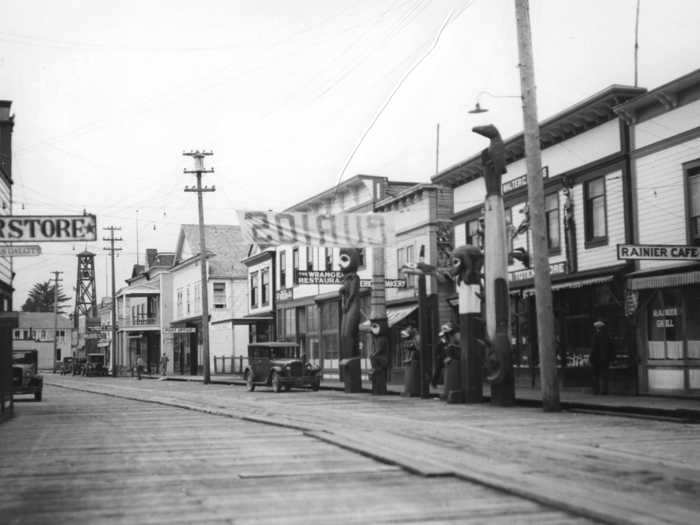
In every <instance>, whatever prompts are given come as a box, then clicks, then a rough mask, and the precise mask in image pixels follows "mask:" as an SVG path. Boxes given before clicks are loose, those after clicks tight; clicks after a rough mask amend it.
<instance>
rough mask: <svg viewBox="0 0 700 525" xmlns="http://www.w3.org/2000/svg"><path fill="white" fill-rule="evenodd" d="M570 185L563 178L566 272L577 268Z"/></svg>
mask: <svg viewBox="0 0 700 525" xmlns="http://www.w3.org/2000/svg"><path fill="white" fill-rule="evenodd" d="M571 191H572V189H571V185H570V183H569V181H568V180H566V179H565V180H564V190H563V193H564V239H565V240H564V242H566V266H567V272H569V273H573V272H575V271H576V270H577V266H578V264H577V261H576V258H577V257H576V222H575V220H574V200H573V198H572V195H571Z"/></svg>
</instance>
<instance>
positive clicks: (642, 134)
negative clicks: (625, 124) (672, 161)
mask: <svg viewBox="0 0 700 525" xmlns="http://www.w3.org/2000/svg"><path fill="white" fill-rule="evenodd" d="M698 114H700V100H696V101H695V102H691V103H690V104H687V105H685V106H681V107H678V108H675V109H673V110H671V111H668V112H666V113H663V114H662V115H658V116H657V117H654V118H652V119H650V120H646V121H644V122H640V123H639V124H636V125H635V131H634V141H635V142H634V146H635V148H643V147H644V146H648V145H649V144H653V143H654V142H658V141H660V140H663V139H666V138H669V137H672V136H674V135H677V134H679V133H682V132H684V131H687V130H689V129H692V128H694V127H696V126H697V125H698Z"/></svg>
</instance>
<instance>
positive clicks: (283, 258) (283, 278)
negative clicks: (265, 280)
mask: <svg viewBox="0 0 700 525" xmlns="http://www.w3.org/2000/svg"><path fill="white" fill-rule="evenodd" d="M286 287H287V252H286V251H284V250H282V251H281V252H280V289H282V288H286Z"/></svg>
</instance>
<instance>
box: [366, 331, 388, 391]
mask: <svg viewBox="0 0 700 525" xmlns="http://www.w3.org/2000/svg"><path fill="white" fill-rule="evenodd" d="M370 331H371V332H372V340H373V341H372V342H373V348H372V353H371V354H370V356H369V362H370V364H371V365H372V371H371V372H370V373H369V378H370V381H372V393H373V394H375V395H384V394H386V393H387V390H386V382H387V372H388V369H389V324H388V322H387V319H386V317H382V318H380V319H372V320H371V321H370Z"/></svg>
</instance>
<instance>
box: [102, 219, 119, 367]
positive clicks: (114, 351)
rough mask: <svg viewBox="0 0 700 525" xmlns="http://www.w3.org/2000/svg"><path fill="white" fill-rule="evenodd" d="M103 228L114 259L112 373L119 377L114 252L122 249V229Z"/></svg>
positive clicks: (115, 227) (109, 250)
mask: <svg viewBox="0 0 700 525" xmlns="http://www.w3.org/2000/svg"><path fill="white" fill-rule="evenodd" d="M102 229H103V230H107V231H109V237H102V240H103V241H109V247H108V248H104V249H105V250H107V251H108V252H109V254H110V258H111V259H112V375H113V376H114V377H117V375H118V374H119V369H118V368H117V298H116V297H115V295H116V290H115V284H114V253H115V252H118V251H120V250H121V248H115V247H114V243H115V242H117V241H121V240H122V238H121V237H118V238H117V237H115V236H114V232H115V231H119V230H121V228H120V227H117V226H107V227H106V228H102Z"/></svg>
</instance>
